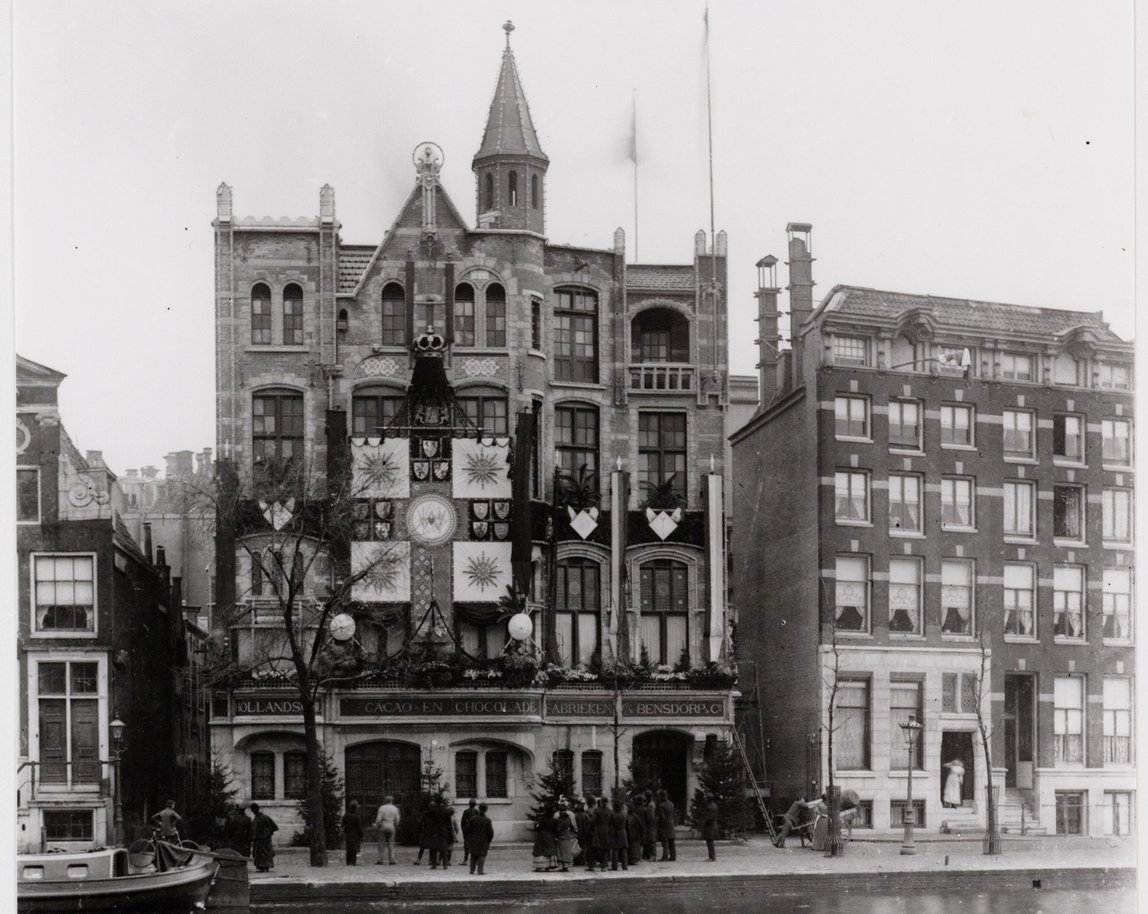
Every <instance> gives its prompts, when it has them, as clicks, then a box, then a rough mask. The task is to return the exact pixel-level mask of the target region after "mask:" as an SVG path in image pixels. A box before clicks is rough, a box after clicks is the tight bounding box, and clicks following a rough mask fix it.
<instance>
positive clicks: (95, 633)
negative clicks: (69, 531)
mask: <svg viewBox="0 0 1148 914" xmlns="http://www.w3.org/2000/svg"><path fill="white" fill-rule="evenodd" d="M61 558H68V559H77V558H88V559H91V560H92V627H91V629H90V630H82V629H64V630H62V631H52V630H44V629H41V628H40V626H39V622H38V621H37V616H38V612H37V610H38V607H39V604H38V603H37V602H36V561H37V559H61ZM28 578H29V584H30V586H31V590H30V591H29V598H28V602H29V604H30V607H29V608H30V611H31V614H32V617H31V619H29V620H28V622H29V628H28V630H29V631H30V632H31V635H32V637H33V638H96V637H99V634H100V612H99V610H100V605H99V604H100V599H99V590H100V588H99V583H100V572H99V563H98V561H97V558H96V553H94V552H33V553H30V554H29V557H28Z"/></svg>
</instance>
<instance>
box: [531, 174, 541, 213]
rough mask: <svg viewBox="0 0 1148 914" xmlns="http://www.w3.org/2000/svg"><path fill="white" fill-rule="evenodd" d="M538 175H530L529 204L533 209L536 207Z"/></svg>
mask: <svg viewBox="0 0 1148 914" xmlns="http://www.w3.org/2000/svg"><path fill="white" fill-rule="evenodd" d="M538 201H539V195H538V175H531V176H530V206H531V207H532V208H533V209H538Z"/></svg>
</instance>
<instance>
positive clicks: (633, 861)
mask: <svg viewBox="0 0 1148 914" xmlns="http://www.w3.org/2000/svg"><path fill="white" fill-rule="evenodd" d="M644 818H645V817H644V816H643V815H642V807H641V806H640V805H639V804H638V802H637V801H632V802H631V803H629V804H628V805H627V807H626V837H627V839H628V840H629V842H630V850H629V853H630V866H637V865H638V864H639V863H640V862H641V860H642V846H643V845H644V844H645V843H646V824H645V822H644Z"/></svg>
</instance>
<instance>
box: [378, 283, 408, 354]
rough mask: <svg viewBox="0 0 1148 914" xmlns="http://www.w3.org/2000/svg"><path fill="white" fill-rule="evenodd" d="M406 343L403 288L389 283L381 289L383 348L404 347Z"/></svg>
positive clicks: (405, 309) (405, 314) (405, 306)
mask: <svg viewBox="0 0 1148 914" xmlns="http://www.w3.org/2000/svg"><path fill="white" fill-rule="evenodd" d="M406 341H407V298H406V293H404V292H403V287H402V286H400V285H399V284H398V283H397V282H389V283H387V284H386V285H385V286H384V287H383V338H382V344H383V345H384V346H405V345H406Z"/></svg>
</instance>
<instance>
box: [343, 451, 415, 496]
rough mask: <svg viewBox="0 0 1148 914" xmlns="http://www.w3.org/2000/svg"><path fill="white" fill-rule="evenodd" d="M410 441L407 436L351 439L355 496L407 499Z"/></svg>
mask: <svg viewBox="0 0 1148 914" xmlns="http://www.w3.org/2000/svg"><path fill="white" fill-rule="evenodd" d="M409 463H410V442H409V441H408V440H407V439H406V438H387V439H385V440H384V439H381V438H352V439H351V467H352V488H353V490H354V494H355V497H356V498H410V496H411V486H410V470H409V469H408V466H409Z"/></svg>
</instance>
